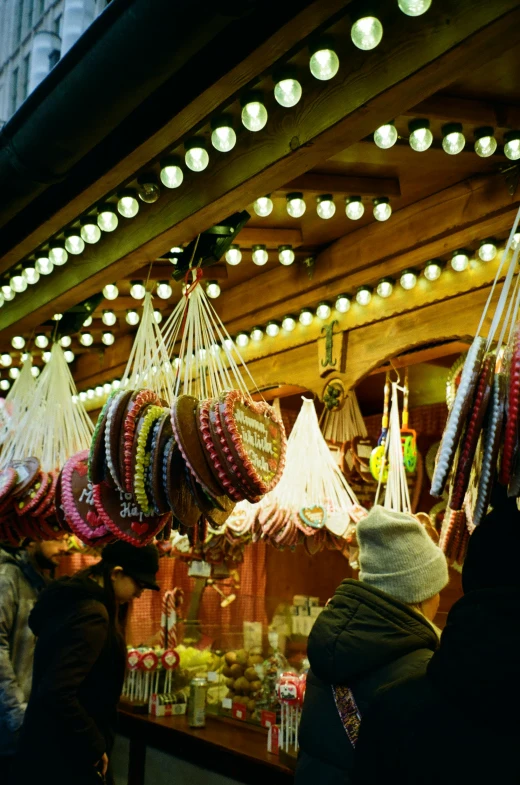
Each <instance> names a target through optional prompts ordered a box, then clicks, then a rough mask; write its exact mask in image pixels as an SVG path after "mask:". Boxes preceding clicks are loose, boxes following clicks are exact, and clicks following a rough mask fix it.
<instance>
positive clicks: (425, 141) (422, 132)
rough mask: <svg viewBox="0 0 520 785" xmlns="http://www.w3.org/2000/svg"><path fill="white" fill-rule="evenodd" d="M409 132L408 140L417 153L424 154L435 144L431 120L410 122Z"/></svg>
mask: <svg viewBox="0 0 520 785" xmlns="http://www.w3.org/2000/svg"><path fill="white" fill-rule="evenodd" d="M408 130H409V132H410V137H409V139H408V141H409V143H410V147H411V148H412V150H415V152H416V153H424V152H425V150H428V148H429V147H431V145H432V142H433V134H432V132H431V131H430V121H429V120H410V122H409V123H408Z"/></svg>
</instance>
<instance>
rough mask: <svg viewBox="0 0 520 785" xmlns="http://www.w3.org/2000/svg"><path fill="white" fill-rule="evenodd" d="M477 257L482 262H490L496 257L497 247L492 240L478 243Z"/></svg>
mask: <svg viewBox="0 0 520 785" xmlns="http://www.w3.org/2000/svg"><path fill="white" fill-rule="evenodd" d="M478 255H479V257H480V258H481V259H482V261H483V262H491V261H492V260H493V259H494V258H495V256H496V255H497V247H496V245H495V243H494V242H493V240H483V241H482V242H481V243H480V248H479V249H478Z"/></svg>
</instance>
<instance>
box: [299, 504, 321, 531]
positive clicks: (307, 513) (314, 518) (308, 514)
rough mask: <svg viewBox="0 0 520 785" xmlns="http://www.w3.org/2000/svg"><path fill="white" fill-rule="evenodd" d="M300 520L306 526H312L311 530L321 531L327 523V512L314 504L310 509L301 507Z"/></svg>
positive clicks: (319, 505)
mask: <svg viewBox="0 0 520 785" xmlns="http://www.w3.org/2000/svg"><path fill="white" fill-rule="evenodd" d="M300 518H301V519H302V521H303V522H304V523H306V524H307V526H312V528H313V529H323V527H324V526H325V523H326V521H327V510H326V509H325V507H323V506H322V505H321V504H315V505H313V506H312V507H302V508H301V510H300Z"/></svg>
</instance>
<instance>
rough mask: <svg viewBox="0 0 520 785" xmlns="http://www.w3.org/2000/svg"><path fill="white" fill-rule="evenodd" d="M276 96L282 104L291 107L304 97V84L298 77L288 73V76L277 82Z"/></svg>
mask: <svg viewBox="0 0 520 785" xmlns="http://www.w3.org/2000/svg"><path fill="white" fill-rule="evenodd" d="M274 97H275V99H276V101H277V102H278V103H279V104H280V106H284V107H285V108H286V109H290V108H291V107H292V106H296V104H297V103H298V101H299V100H300V98H301V97H302V86H301V84H300V83H299V81H298V80H297V79H295V78H293V77H290V76H288V75H287V77H286V78H280V79H278V81H277V82H276V84H275V86H274Z"/></svg>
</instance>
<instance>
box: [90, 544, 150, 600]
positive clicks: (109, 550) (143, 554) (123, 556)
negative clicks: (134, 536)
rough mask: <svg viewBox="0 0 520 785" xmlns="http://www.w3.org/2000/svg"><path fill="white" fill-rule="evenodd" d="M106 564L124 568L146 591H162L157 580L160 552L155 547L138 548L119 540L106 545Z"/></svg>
mask: <svg viewBox="0 0 520 785" xmlns="http://www.w3.org/2000/svg"><path fill="white" fill-rule="evenodd" d="M101 558H102V559H103V561H104V562H107V563H108V564H110V565H112V566H113V567H122V568H123V572H124V573H126V575H129V576H130V577H131V578H135V580H136V581H138V582H139V583H140V584H141V585H142V586H144V588H145V589H153V590H154V591H160V588H161V587H160V586H159V585H158V584H157V582H156V580H155V578H156V575H157V571H158V569H159V552H158V550H157V548H156V547H155V545H145V546H144V548H136V546H135V545H131V544H130V543H129V542H124V541H123V540H118V541H117V542H111V543H110V544H109V545H105V547H104V548H103V551H102V553H101Z"/></svg>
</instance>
